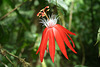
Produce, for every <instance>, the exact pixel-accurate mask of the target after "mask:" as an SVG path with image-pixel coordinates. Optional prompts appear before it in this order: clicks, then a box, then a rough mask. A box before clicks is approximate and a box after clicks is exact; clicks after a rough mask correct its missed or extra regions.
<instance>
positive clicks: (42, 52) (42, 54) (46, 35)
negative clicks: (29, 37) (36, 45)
mask: <svg viewBox="0 0 100 67" xmlns="http://www.w3.org/2000/svg"><path fill="white" fill-rule="evenodd" d="M47 40H48V29H47V31H46V32H45V35H44V37H43V40H42V43H41V48H40V60H41V62H42V61H43V57H44V53H45V49H46V46H47Z"/></svg>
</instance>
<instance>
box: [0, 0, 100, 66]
mask: <svg viewBox="0 0 100 67" xmlns="http://www.w3.org/2000/svg"><path fill="white" fill-rule="evenodd" d="M23 2H24V4H23V5H21V6H20V7H19V8H17V9H16V10H15V11H13V12H11V13H10V14H9V15H8V16H7V17H5V18H3V19H1V20H0V44H1V46H3V48H4V49H6V50H7V51H9V52H10V53H12V54H14V55H16V56H19V57H22V58H25V60H26V61H27V62H29V63H30V64H31V66H32V67H99V66H100V42H99V41H100V31H98V30H100V0H0V18H1V17H3V16H4V15H5V14H7V13H8V12H10V11H11V10H13V9H14V8H15V7H17V6H18V5H20V4H22V3H23ZM72 2H73V9H72V10H71V9H70V8H71V5H72ZM47 5H49V6H50V12H48V15H51V14H52V13H53V14H55V15H57V16H59V18H58V24H61V25H62V26H64V27H66V28H67V29H69V19H70V18H69V16H70V11H72V20H71V27H70V28H71V31H72V32H74V33H76V36H71V37H72V39H73V41H74V42H75V45H76V48H75V50H76V51H77V54H74V53H73V52H72V51H71V50H70V49H67V47H66V50H67V52H68V56H69V60H67V59H66V58H65V57H64V56H63V55H62V53H61V51H60V49H59V47H58V46H57V43H56V53H55V62H54V63H53V62H52V60H51V58H50V55H49V53H47V52H45V56H44V61H43V63H41V62H40V60H39V54H37V55H36V51H37V49H38V47H39V45H40V42H41V37H42V31H43V30H44V28H45V26H42V24H40V23H39V22H40V20H39V18H38V17H37V16H36V15H37V13H38V12H39V10H41V9H42V8H44V7H45V6H47ZM96 41H97V42H98V43H97V44H96V45H95V43H96ZM94 45H95V46H94ZM7 56H8V58H9V59H10V60H11V61H12V62H13V64H14V65H15V66H17V67H23V66H22V64H21V63H20V62H19V61H18V60H17V59H16V58H14V57H13V56H10V55H7ZM6 66H8V67H12V64H11V63H10V62H9V61H8V60H7V59H6V58H5V57H4V56H3V55H1V54H0V67H6Z"/></svg>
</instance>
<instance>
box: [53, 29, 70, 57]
mask: <svg viewBox="0 0 100 67" xmlns="http://www.w3.org/2000/svg"><path fill="white" fill-rule="evenodd" d="M53 32H54V36H55V39H56V41H57V44H58V46H59V48H60V50H61V52H62V53H63V55H64V56H65V57H66V58H67V59H68V56H67V52H66V48H65V45H64V42H63V39H62V37H61V35H60V33H59V31H58V30H57V29H55V28H53Z"/></svg>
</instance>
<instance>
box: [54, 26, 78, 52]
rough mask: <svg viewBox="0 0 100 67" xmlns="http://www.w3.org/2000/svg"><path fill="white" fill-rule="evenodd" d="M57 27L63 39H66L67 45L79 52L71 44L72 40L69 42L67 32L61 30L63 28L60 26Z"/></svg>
mask: <svg viewBox="0 0 100 67" xmlns="http://www.w3.org/2000/svg"><path fill="white" fill-rule="evenodd" d="M55 28H56V29H57V30H58V31H59V32H60V34H61V36H62V38H63V40H64V41H65V43H66V45H67V46H68V47H69V48H70V49H71V50H72V51H73V52H74V53H77V52H76V51H75V50H74V49H73V47H72V46H71V44H70V42H69V40H68V38H67V36H66V34H65V33H64V32H63V31H62V30H61V28H59V26H55Z"/></svg>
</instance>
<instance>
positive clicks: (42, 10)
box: [37, 6, 50, 20]
mask: <svg viewBox="0 0 100 67" xmlns="http://www.w3.org/2000/svg"><path fill="white" fill-rule="evenodd" d="M49 10H50V9H49V6H46V7H45V8H43V9H41V10H40V12H39V13H38V14H37V16H39V17H46V18H47V19H48V20H50V19H49V17H48V16H47V14H46V12H47V11H49Z"/></svg>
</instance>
